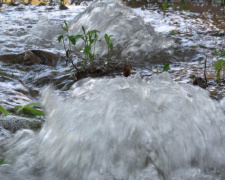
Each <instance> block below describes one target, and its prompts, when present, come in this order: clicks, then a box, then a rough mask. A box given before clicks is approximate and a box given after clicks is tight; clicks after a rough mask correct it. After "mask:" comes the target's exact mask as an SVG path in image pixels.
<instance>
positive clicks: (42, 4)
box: [38, 2, 46, 6]
mask: <svg viewBox="0 0 225 180" xmlns="http://www.w3.org/2000/svg"><path fill="white" fill-rule="evenodd" d="M38 6H46V4H45V3H43V2H41V3H40V4H38Z"/></svg>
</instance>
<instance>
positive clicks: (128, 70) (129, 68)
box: [123, 65, 132, 77]
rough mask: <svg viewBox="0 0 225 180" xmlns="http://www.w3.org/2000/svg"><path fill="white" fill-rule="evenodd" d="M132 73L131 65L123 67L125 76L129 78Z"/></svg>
mask: <svg viewBox="0 0 225 180" xmlns="http://www.w3.org/2000/svg"><path fill="white" fill-rule="evenodd" d="M131 71H132V67H131V66H130V65H125V66H124V67H123V76H125V77H128V76H129V75H130V73H131Z"/></svg>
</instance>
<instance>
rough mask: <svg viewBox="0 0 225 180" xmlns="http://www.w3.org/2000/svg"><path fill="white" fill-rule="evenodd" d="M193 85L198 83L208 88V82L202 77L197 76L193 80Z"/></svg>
mask: <svg viewBox="0 0 225 180" xmlns="http://www.w3.org/2000/svg"><path fill="white" fill-rule="evenodd" d="M193 85H197V86H200V87H201V88H203V89H206V88H207V83H206V82H205V80H204V79H202V78H201V77H196V78H195V79H194V81H193Z"/></svg>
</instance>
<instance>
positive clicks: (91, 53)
mask: <svg viewBox="0 0 225 180" xmlns="http://www.w3.org/2000/svg"><path fill="white" fill-rule="evenodd" d="M82 30H83V35H80V34H78V35H76V36H74V39H82V40H83V42H84V49H83V51H84V57H83V58H82V59H83V68H84V70H86V66H87V62H88V61H90V63H91V68H93V60H94V57H95V45H96V42H97V41H100V40H99V39H98V33H99V31H98V30H91V31H88V32H87V31H86V29H85V28H84V26H82ZM92 47H93V48H92Z"/></svg>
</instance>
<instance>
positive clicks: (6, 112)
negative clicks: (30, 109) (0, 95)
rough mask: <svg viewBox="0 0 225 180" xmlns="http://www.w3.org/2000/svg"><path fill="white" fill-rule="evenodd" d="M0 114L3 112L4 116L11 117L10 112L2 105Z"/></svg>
mask: <svg viewBox="0 0 225 180" xmlns="http://www.w3.org/2000/svg"><path fill="white" fill-rule="evenodd" d="M0 112H2V114H3V115H4V116H7V115H9V112H8V111H7V110H6V109H5V108H4V107H2V106H1V105H0Z"/></svg>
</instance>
